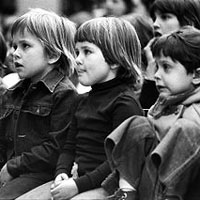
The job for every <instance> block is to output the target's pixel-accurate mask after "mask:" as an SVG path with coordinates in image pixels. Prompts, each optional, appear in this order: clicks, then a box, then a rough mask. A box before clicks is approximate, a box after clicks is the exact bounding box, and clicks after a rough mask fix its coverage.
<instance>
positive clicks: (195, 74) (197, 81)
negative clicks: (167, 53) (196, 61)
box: [192, 68, 200, 85]
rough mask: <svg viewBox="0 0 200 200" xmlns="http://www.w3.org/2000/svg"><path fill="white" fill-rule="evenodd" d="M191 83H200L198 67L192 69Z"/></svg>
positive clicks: (199, 69)
mask: <svg viewBox="0 0 200 200" xmlns="http://www.w3.org/2000/svg"><path fill="white" fill-rule="evenodd" d="M192 83H193V84H194V85H199V84H200V68H197V69H196V70H195V71H194V73H193V81H192Z"/></svg>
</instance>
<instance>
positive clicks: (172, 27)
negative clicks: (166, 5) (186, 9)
mask: <svg viewBox="0 0 200 200" xmlns="http://www.w3.org/2000/svg"><path fill="white" fill-rule="evenodd" d="M180 27H181V25H180V23H179V21H178V18H177V17H176V16H175V15H174V14H172V13H160V12H158V11H157V12H155V21H154V30H155V35H156V36H160V35H163V34H169V33H171V32H173V31H176V30H178V29H179V28H180Z"/></svg>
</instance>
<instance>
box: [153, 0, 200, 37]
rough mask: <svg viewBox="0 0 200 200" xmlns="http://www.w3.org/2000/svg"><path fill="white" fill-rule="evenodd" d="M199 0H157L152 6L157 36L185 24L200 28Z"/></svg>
mask: <svg viewBox="0 0 200 200" xmlns="http://www.w3.org/2000/svg"><path fill="white" fill-rule="evenodd" d="M199 10H200V1H199V0H155V2H154V3H153V4H152V7H151V17H152V19H153V21H154V29H155V34H156V36H160V35H162V34H165V33H170V32H173V31H176V30H178V29H179V28H180V27H182V26H185V25H191V26H194V27H196V28H198V29H200V12H199Z"/></svg>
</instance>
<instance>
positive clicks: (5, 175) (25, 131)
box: [0, 9, 77, 200]
mask: <svg viewBox="0 0 200 200" xmlns="http://www.w3.org/2000/svg"><path fill="white" fill-rule="evenodd" d="M75 31H76V28H75V26H74V24H73V23H72V22H71V21H68V20H67V19H64V18H61V17H59V16H58V15H57V14H55V13H53V12H48V11H45V10H43V9H33V10H30V11H29V12H28V13H26V14H24V15H23V16H21V17H19V18H18V19H17V20H16V21H15V22H14V24H13V26H12V30H11V34H12V39H13V48H14V53H13V56H14V63H15V67H16V71H17V73H18V75H19V77H20V79H21V81H20V82H19V83H17V85H15V86H13V87H12V88H10V89H8V90H7V91H6V92H5V94H4V95H3V96H1V102H0V133H1V136H0V168H1V171H0V183H1V187H0V199H3V200H5V199H6V200H9V199H10V200H11V199H15V198H16V197H18V196H20V195H22V194H23V193H25V192H27V191H29V190H30V189H33V188H35V187H37V186H39V185H41V184H43V183H45V182H47V181H49V180H51V179H52V178H53V175H54V170H55V167H56V162H57V158H58V155H59V150H60V145H61V142H62V140H63V136H62V133H63V132H64V131H65V129H67V128H68V126H69V122H70V118H71V109H70V107H71V105H72V103H73V101H74V100H75V99H76V97H77V92H76V90H75V87H74V85H73V84H72V83H71V81H70V80H69V78H68V77H69V76H70V74H71V73H72V72H73V69H74V66H75V58H74V52H75V51H74V42H73V40H74V34H75ZM2 87H3V85H2Z"/></svg>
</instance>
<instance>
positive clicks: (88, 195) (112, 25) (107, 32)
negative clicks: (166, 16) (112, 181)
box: [19, 17, 142, 200]
mask: <svg viewBox="0 0 200 200" xmlns="http://www.w3.org/2000/svg"><path fill="white" fill-rule="evenodd" d="M75 42H76V52H77V58H76V61H77V71H78V78H79V81H80V83H81V84H83V85H85V86H91V88H92V90H91V91H90V92H89V93H86V94H84V95H83V98H82V99H81V100H80V102H79V103H78V106H77V109H76V112H75V115H74V117H73V120H72V123H71V126H70V130H69V132H68V135H67V136H68V137H67V140H66V142H65V145H64V149H63V152H62V153H61V155H60V157H59V161H58V164H57V169H56V179H55V181H54V183H53V184H52V182H50V183H49V184H46V185H43V187H42V186H41V187H39V188H38V190H36V189H35V190H34V191H32V193H31V192H30V193H29V194H27V195H25V196H22V197H21V198H19V199H37V197H38V196H39V194H41V193H42V194H41V196H40V198H41V199H48V198H50V193H49V194H44V192H43V191H45V189H46V191H47V192H48V190H49V189H48V188H49V187H50V185H51V184H52V186H51V195H52V197H53V199H55V200H57V199H71V198H72V197H73V196H75V197H74V198H72V199H93V200H94V199H100V198H104V197H105V196H106V195H107V193H105V191H104V190H103V189H102V188H100V187H101V182H102V181H103V180H104V179H105V177H106V176H107V175H108V174H109V173H110V172H111V170H110V167H109V164H108V162H107V160H106V154H105V151H104V139H105V138H106V137H107V136H108V134H109V133H111V131H112V130H114V129H115V128H116V127H117V126H118V125H119V124H120V123H122V122H123V121H124V120H125V119H127V118H128V117H130V116H132V115H142V109H141V107H140V105H139V103H138V102H137V100H136V99H135V88H138V84H140V83H141V81H140V79H141V72H140V68H139V67H140V64H141V54H140V53H141V49H140V48H141V47H140V42H139V39H138V37H137V35H136V32H135V30H134V28H133V26H132V25H131V24H130V23H129V22H128V21H125V20H121V19H118V18H115V17H108V18H106V17H102V18H101V17H100V18H95V19H92V20H90V21H87V22H85V23H83V24H82V25H81V26H80V27H79V28H78V31H77V33H76V36H75ZM89 190H90V191H89ZM87 191H88V192H87ZM80 193H81V194H80ZM78 194H79V195H78Z"/></svg>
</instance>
